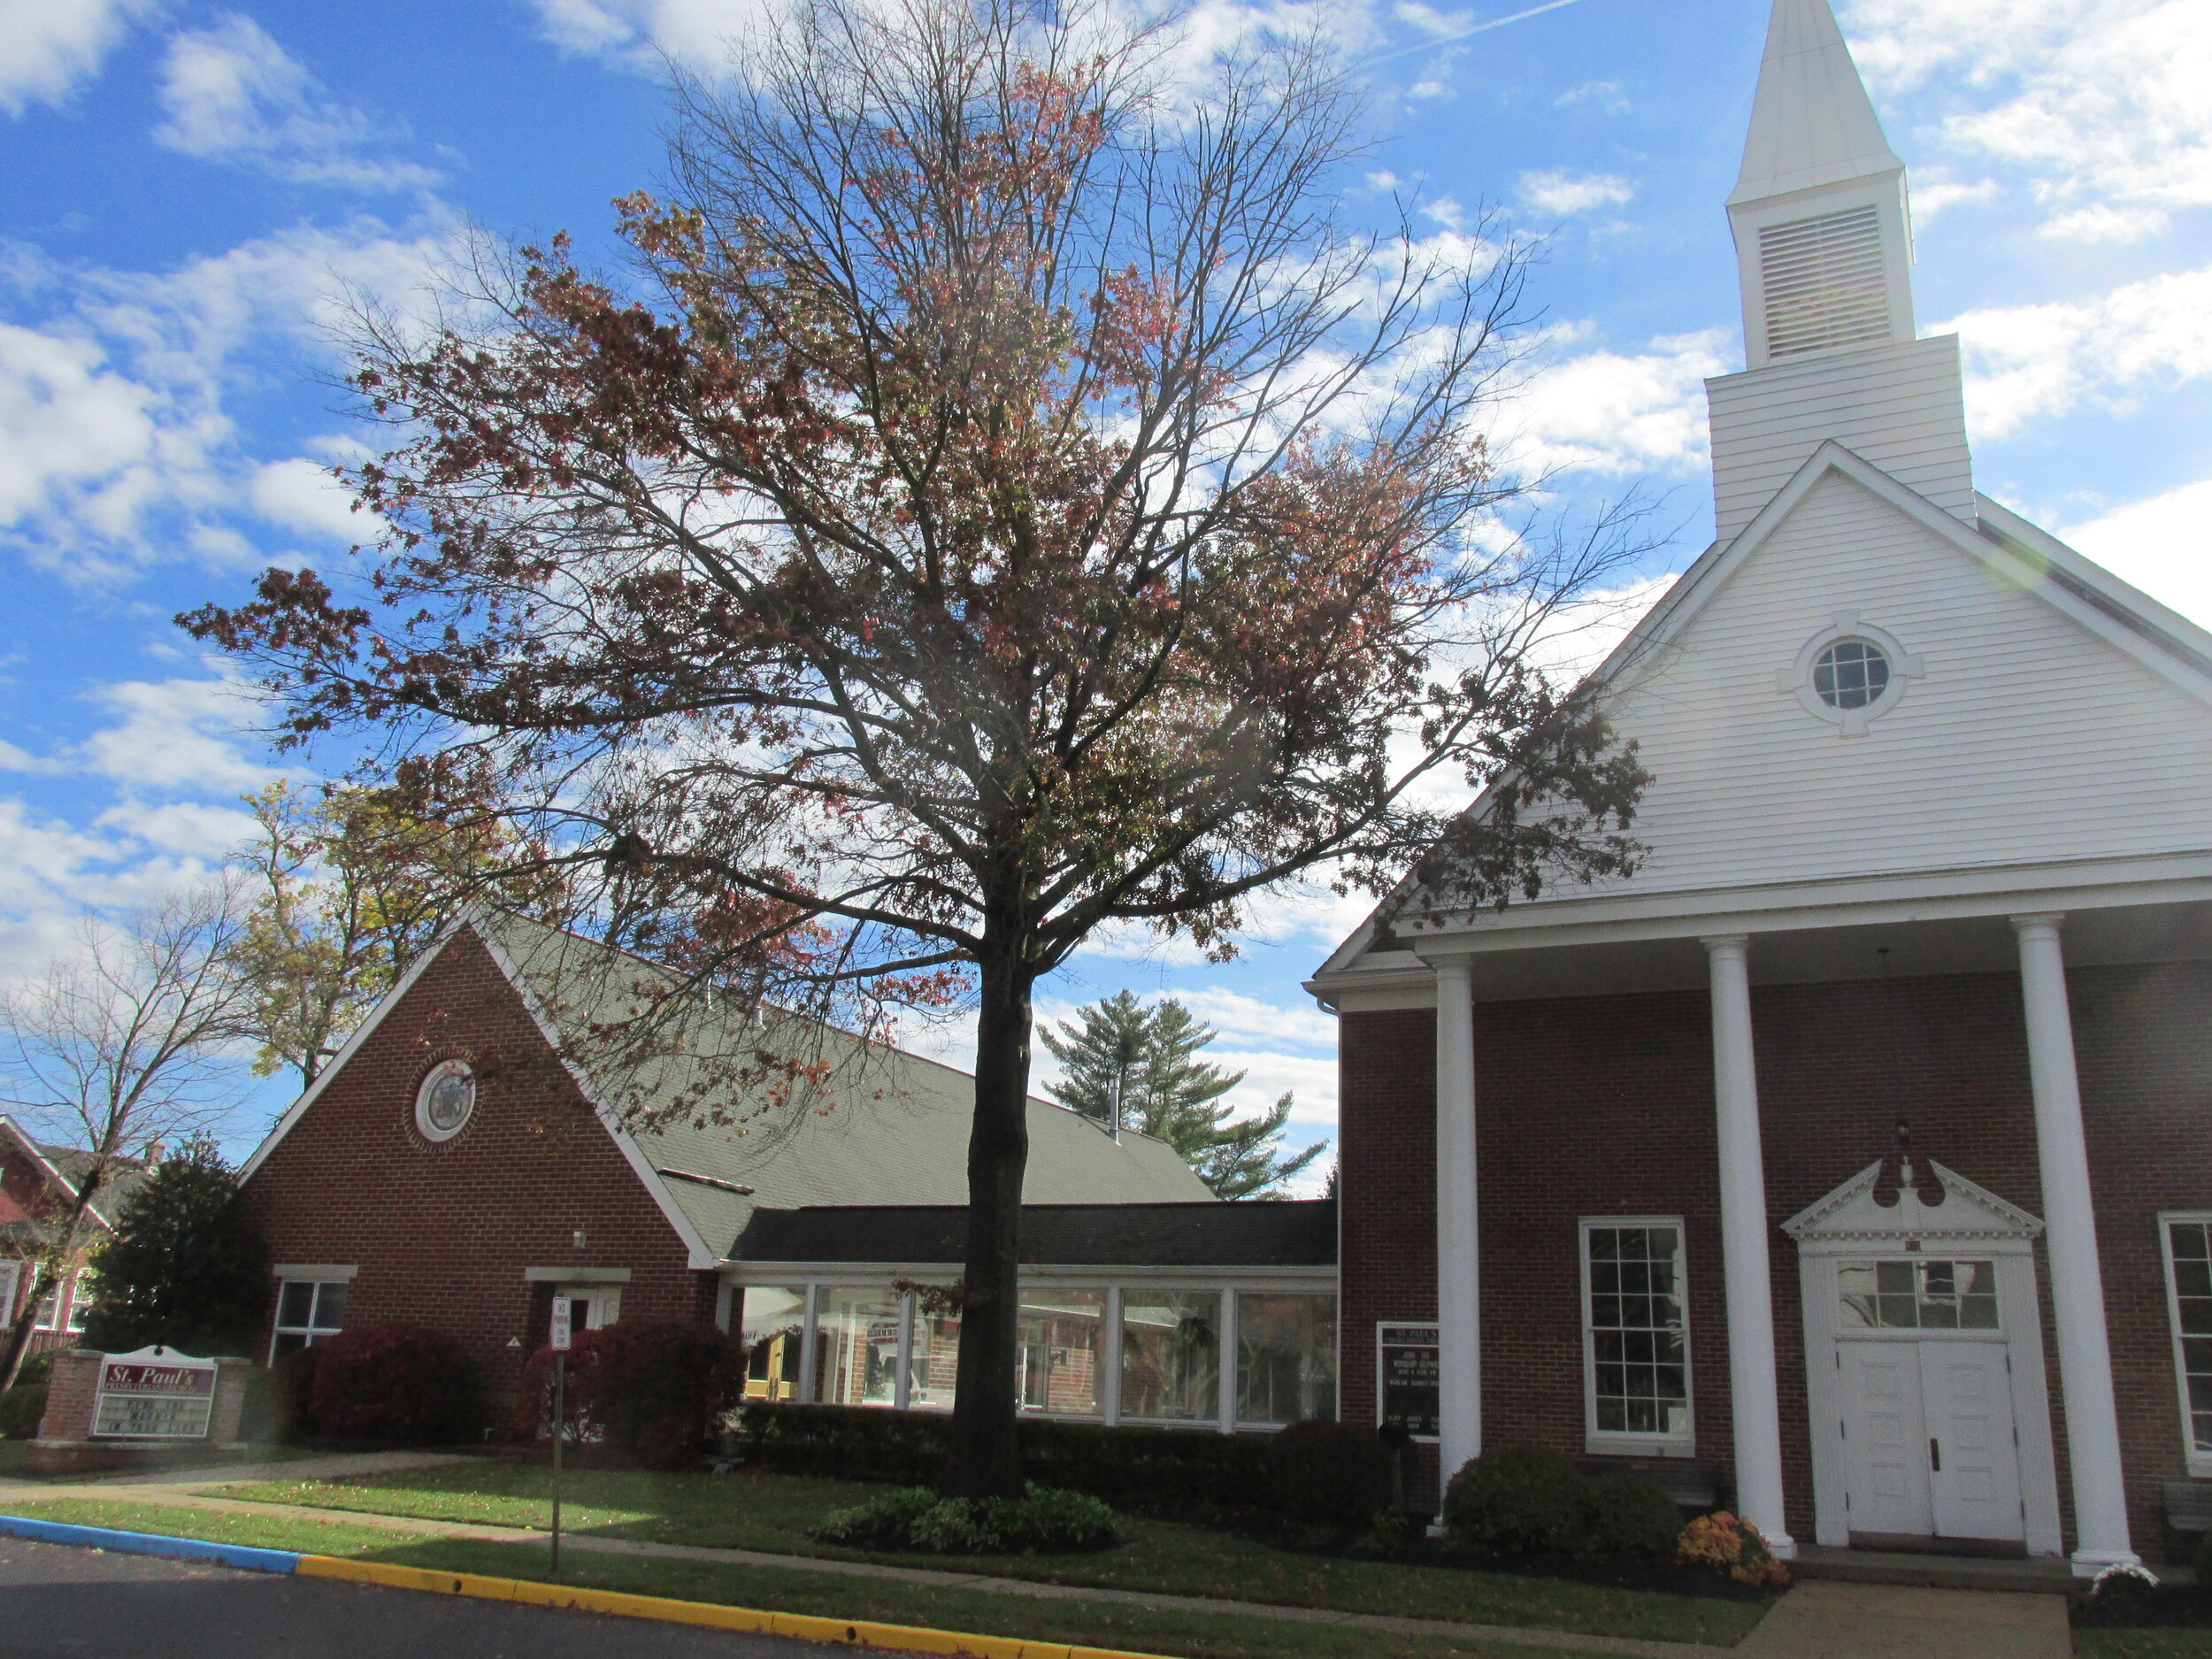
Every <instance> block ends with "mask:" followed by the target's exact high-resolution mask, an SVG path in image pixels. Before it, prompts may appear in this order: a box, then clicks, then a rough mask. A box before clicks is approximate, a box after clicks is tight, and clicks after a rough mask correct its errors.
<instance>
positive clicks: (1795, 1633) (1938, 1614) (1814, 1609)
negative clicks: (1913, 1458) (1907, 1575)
mask: <svg viewBox="0 0 2212 1659" xmlns="http://www.w3.org/2000/svg"><path fill="white" fill-rule="evenodd" d="M1734 1651H1735V1653H1736V1654H1737V1655H1738V1659H2069V1655H2071V1654H2072V1653H2073V1651H2074V1638H2073V1633H2072V1632H2071V1631H2070V1629H2069V1628H2068V1627H2067V1623H2066V1598H2065V1597H2064V1596H2062V1595H2021V1594H2000V1593H1997V1592H1993V1591H1987V1590H1924V1589H1917V1588H1914V1587H1912V1586H1907V1585H1887V1584H1842V1583H1838V1582H1836V1581H1834V1580H1832V1579H1828V1580H1821V1581H1818V1582H1816V1583H1812V1584H1801V1585H1799V1586H1797V1587H1796V1588H1795V1589H1793V1590H1792V1591H1791V1592H1790V1593H1789V1594H1787V1595H1786V1596H1784V1597H1783V1598H1782V1599H1781V1600H1780V1601H1778V1602H1776V1603H1775V1605H1774V1610H1773V1611H1772V1612H1770V1613H1769V1614H1768V1615H1767V1616H1766V1617H1765V1618H1763V1619H1762V1620H1761V1621H1760V1623H1759V1625H1758V1628H1757V1629H1755V1630H1754V1631H1753V1632H1751V1634H1750V1635H1748V1636H1747V1637H1745V1638H1744V1640H1743V1641H1742V1642H1741V1643H1740V1645H1739V1646H1738V1647H1736V1648H1735V1650H1734Z"/></svg>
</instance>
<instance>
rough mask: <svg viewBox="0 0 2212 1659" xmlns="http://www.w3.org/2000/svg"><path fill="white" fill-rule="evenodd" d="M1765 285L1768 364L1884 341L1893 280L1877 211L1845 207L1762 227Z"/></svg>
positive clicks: (1762, 283)
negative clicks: (1885, 262) (1884, 261)
mask: <svg viewBox="0 0 2212 1659" xmlns="http://www.w3.org/2000/svg"><path fill="white" fill-rule="evenodd" d="M1759 286H1760V289H1761V293H1762V295H1763V298H1764V300H1765V303H1766V324H1767V355H1768V357H1770V358H1773V359H1776V360H1779V359H1781V358H1784V357H1802V356H1804V355H1805V354H1806V353H1808V352H1812V351H1828V350H1832V349H1835V348H1836V347H1838V346H1848V345H1855V344H1857V343H1858V342H1862V341H1868V340H1886V339H1887V338H1888V337H1889V334H1890V316H1889V282H1888V277H1887V274H1886V272H1885V271H1884V270H1883V265H1882V223H1881V218H1880V214H1879V212H1878V210H1877V209H1875V208H1872V207H1854V208H1847V209H1846V210H1844V211H1842V212H1840V213H1824V214H1822V215H1820V216H1819V217H1817V218H1815V219H1791V220H1789V221H1788V222H1787V223H1786V224H1781V225H1765V226H1762V227H1760V230H1759Z"/></svg>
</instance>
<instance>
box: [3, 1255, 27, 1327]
mask: <svg viewBox="0 0 2212 1659" xmlns="http://www.w3.org/2000/svg"><path fill="white" fill-rule="evenodd" d="M21 1294H23V1263H22V1261H21V1260H20V1259H19V1257H16V1256H5V1257H0V1323H6V1324H9V1325H12V1324H14V1323H15V1303H16V1299H17V1298H18V1297H19V1296H20V1295H21Z"/></svg>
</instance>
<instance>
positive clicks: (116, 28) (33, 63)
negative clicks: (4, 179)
mask: <svg viewBox="0 0 2212 1659" xmlns="http://www.w3.org/2000/svg"><path fill="white" fill-rule="evenodd" d="M150 10H151V5H150V0H0V111H5V112H6V113H8V114H10V115H19V114H21V113H22V112H23V111H24V110H26V109H27V108H28V107H29V106H30V105H31V104H59V103H60V102H62V100H63V99H65V98H66V97H67V96H69V94H70V92H71V91H72V90H73V89H74V88H75V87H76V85H77V83H78V82H79V81H82V80H83V79H84V78H85V77H86V76H88V75H89V74H91V73H93V71H95V70H96V69H97V68H98V67H99V66H100V60H101V59H102V58H104V57H106V56H107V54H108V51H109V49H110V48H111V47H112V46H114V44H115V43H116V42H117V41H119V40H120V39H121V38H122V35H123V31H124V30H125V29H126V28H127V27H128V26H129V25H130V23H131V22H132V21H133V19H136V18H139V17H142V16H143V15H144V14H145V13H146V12H148V11H150Z"/></svg>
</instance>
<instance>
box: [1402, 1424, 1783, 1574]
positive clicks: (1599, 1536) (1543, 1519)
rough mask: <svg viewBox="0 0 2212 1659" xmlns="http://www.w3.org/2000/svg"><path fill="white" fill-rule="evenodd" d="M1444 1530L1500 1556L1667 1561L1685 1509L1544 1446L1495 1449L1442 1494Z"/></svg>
mask: <svg viewBox="0 0 2212 1659" xmlns="http://www.w3.org/2000/svg"><path fill="white" fill-rule="evenodd" d="M1444 1525H1445V1527H1446V1529H1447V1530H1448V1531H1449V1532H1451V1533H1452V1535H1453V1536H1454V1537H1455V1538H1457V1539H1459V1540H1461V1541H1462V1542H1463V1543H1469V1544H1473V1545H1475V1546H1476V1547H1477V1548H1482V1549H1489V1550H1495V1551H1496V1552H1497V1553H1499V1554H1500V1555H1573V1556H1578V1557H1581V1558H1582V1559H1584V1560H1588V1561H1663V1560H1664V1559H1665V1558H1666V1557H1667V1556H1668V1555H1671V1554H1673V1553H1674V1549H1675V1545H1676V1540H1678V1539H1680V1538H1681V1537H1682V1536H1683V1532H1682V1514H1681V1511H1680V1510H1678V1509H1676V1508H1675V1506H1674V1502H1673V1500H1672V1499H1671V1498H1669V1497H1668V1496H1667V1494H1665V1493H1664V1492H1662V1491H1661V1490H1660V1489H1659V1487H1658V1486H1656V1485H1655V1484H1654V1483H1653V1482H1651V1481H1649V1480H1647V1479H1644V1478H1643V1477H1642V1476H1640V1475H1637V1474H1633V1473H1631V1472H1629V1471H1626V1470H1623V1471H1618V1472H1617V1473H1613V1474H1608V1475H1606V1476H1604V1477H1602V1478H1601V1479H1597V1480H1592V1479H1590V1478H1589V1477H1588V1476H1586V1475H1585V1474H1584V1473H1583V1472H1582V1471H1580V1470H1579V1469H1578V1468H1576V1467H1575V1463H1574V1460H1573V1459H1572V1458H1571V1457H1569V1456H1568V1455H1566V1454H1565V1453H1563V1452H1555V1451H1552V1450H1549V1449H1548V1448H1544V1447H1540V1446H1517V1445H1505V1446H1498V1447H1494V1448H1491V1449H1490V1450H1489V1451H1486V1452H1485V1453H1484V1454H1483V1455H1481V1456H1479V1457H1478V1458H1475V1459H1474V1460H1473V1461H1472V1462H1471V1463H1467V1464H1466V1465H1465V1466H1464V1467H1463V1468H1462V1469H1461V1470H1460V1471H1459V1472H1458V1473H1457V1474H1455V1475H1454V1476H1453V1477H1452V1478H1451V1480H1450V1482H1449V1484H1448V1485H1447V1486H1445V1488H1444ZM1746 1582H1747V1583H1748V1582H1750V1580H1746Z"/></svg>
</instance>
